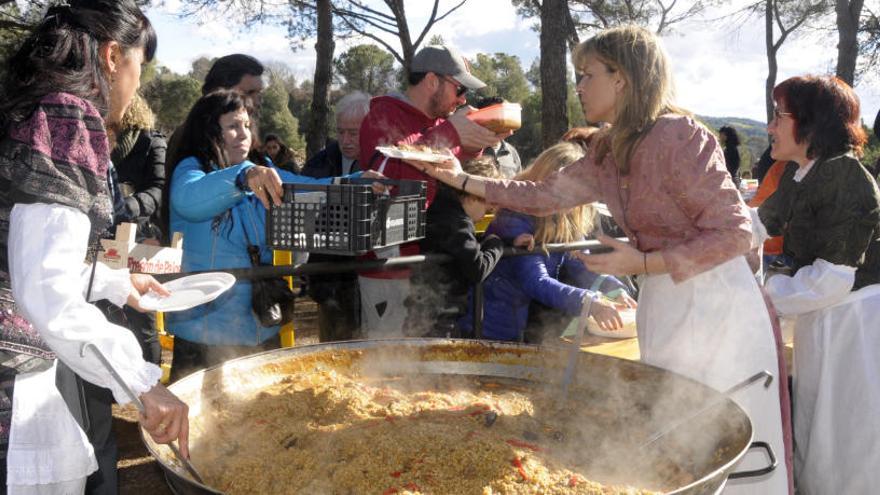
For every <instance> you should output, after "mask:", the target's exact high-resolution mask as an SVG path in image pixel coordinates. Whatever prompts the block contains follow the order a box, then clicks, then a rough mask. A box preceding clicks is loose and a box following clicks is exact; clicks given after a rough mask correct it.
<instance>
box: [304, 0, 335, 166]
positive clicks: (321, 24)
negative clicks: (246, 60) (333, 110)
mask: <svg viewBox="0 0 880 495" xmlns="http://www.w3.org/2000/svg"><path fill="white" fill-rule="evenodd" d="M317 7H318V8H317V13H318V41H317V42H316V43H315V52H316V55H317V60H316V61H315V79H314V90H313V93H312V106H311V117H310V122H309V135H308V136H306V156H312V155H314V154H315V153H317V152H318V151H320V150H321V149H322V148H324V144H325V142H326V141H327V131H328V129H329V120H330V79H331V78H332V76H333V50H334V47H335V43H334V42H333V11H332V5H331V4H330V0H317Z"/></svg>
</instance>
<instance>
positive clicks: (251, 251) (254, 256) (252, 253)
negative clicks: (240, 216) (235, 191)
mask: <svg viewBox="0 0 880 495" xmlns="http://www.w3.org/2000/svg"><path fill="white" fill-rule="evenodd" d="M245 201H248V206H249V207H248V208H245V210H246V211H247V216H248V220H250V223H251V225H253V226H254V228H255V229H256V225H254V217H253V216H252V215H253V212H252V210H253V208H254V205H253V203H250V199H245ZM246 223H247V222H245V221H242V224H243V225H242V232H243V233H244V241H245V243H246V244H247V252H248V258H250V260H251V266H260V265H261V264H262V263H260V246H258V245H256V244H255V243H253V242H251V236H249V235H248V232H247V231H248V227H247V225H244V224H246Z"/></svg>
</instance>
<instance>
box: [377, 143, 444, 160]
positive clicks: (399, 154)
mask: <svg viewBox="0 0 880 495" xmlns="http://www.w3.org/2000/svg"><path fill="white" fill-rule="evenodd" d="M376 151H378V152H379V153H382V154H383V155H385V156H387V157H389V158H399V159H401V160H417V161H420V162H429V163H443V162H446V161H449V160H452V158H453V156H452V153H450V152H449V150H443V152H434V153H432V152H429V151H410V150H402V149H398V148H395V147H394V146H376Z"/></svg>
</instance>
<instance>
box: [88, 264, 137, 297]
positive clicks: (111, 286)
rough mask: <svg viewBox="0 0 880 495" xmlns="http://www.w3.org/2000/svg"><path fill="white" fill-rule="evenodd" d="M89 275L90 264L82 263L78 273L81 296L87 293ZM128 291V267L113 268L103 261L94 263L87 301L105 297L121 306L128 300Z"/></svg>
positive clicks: (129, 277) (129, 284)
mask: <svg viewBox="0 0 880 495" xmlns="http://www.w3.org/2000/svg"><path fill="white" fill-rule="evenodd" d="M91 276H92V265H84V266H83V269H82V271H81V273H80V280H82V294H83V297H86V295H87V294H88V291H89V279H90V278H91ZM129 293H131V273H129V271H128V268H123V269H121V270H114V269H112V268H110V267H109V266H107V265H105V264H104V263H100V262H98V263H95V279H94V281H93V282H92V292H91V295H90V296H89V302H95V301H100V300H101V299H106V300H108V301H110V302H112V303H113V304H115V305H117V306H119V307H122V306H123V305H125V302H126V301H127V300H128V294H129Z"/></svg>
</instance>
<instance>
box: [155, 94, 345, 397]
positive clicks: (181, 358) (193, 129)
mask: <svg viewBox="0 0 880 495" xmlns="http://www.w3.org/2000/svg"><path fill="white" fill-rule="evenodd" d="M250 148H251V129H250V118H249V116H248V112H247V104H246V101H245V99H244V98H243V97H242V96H241V95H240V94H239V93H238V92H235V91H231V90H219V91H216V92H213V93H210V94H208V95H205V96H203V97H202V98H200V99H199V100H198V101H197V102H196V104H195V105H194V106H193V108H192V110H191V111H190V113H189V116H187V119H186V122H185V123H184V125H183V133H182V136H181V144H180V147H179V148H178V150H177V156H176V157H173V158H174V159H173V160H172V161H171V162H170V163H175V164H176V165H175V166H174V167H173V169H172V170H171V171H170V172H171V173H169V174H167V177H169V178H170V185H169V186H168V187H169V189H170V194H169V195H168V196H167V197H169V199H170V204H169V217H170V218H169V220H170V232H181V233H182V234H183V263H182V269H183V271H187V272H189V271H196V270H213V269H229V268H248V267H250V266H251V262H250V258H249V257H248V251H247V246H248V245H249V244H251V245H257V246H259V247H260V249H261V252H260V257H261V258H262V261H263V262H264V263H267V264H271V262H272V251H271V249H268V248H267V247H266V237H265V219H266V210H267V209H268V208H269V203H270V202H273V203H274V204H276V205H277V204H280V198H281V196H282V186H281V184H282V181H283V182H295V183H320V184H328V183H330V181H332V178H328V179H313V178H310V177H304V176H301V175H295V174H293V173H290V172H287V171H285V170H279V169H276V168H274V167H263V166H258V165H255V164H253V163H251V162H250V161H247V160H246V156H247V154H248V151H249V150H250ZM166 321H167V325H168V328H169V330H170V331H171V332H172V333H173V334H174V337H175V342H174V361H173V367H172V378H173V379H176V378H179V377H182V376H185V375H186V374H188V373H190V372H192V371H195V370H197V369H201V368H204V367H207V366H212V365H214V364H217V363H220V362H223V361H225V360H227V359H231V358H233V357H237V356H242V355H246V354H251V353H255V352H260V351H262V350H266V349H273V348H277V347H279V345H280V341H279V337H278V332H279V329H280V327H278V326H272V327H263V326H261V325H260V321H259V319H258V318H257V317H256V316H255V315H254V313H253V311H252V309H251V283H250V282H248V281H244V280H239V281H237V282H236V283H235V285H234V286H233V287H232V289H230V290H229V291H227V292H226V293H224V294H223V295H221V296H220V297H218V298H217V299H215V300H214V301H212V302H210V303H208V304H204V305H202V306H198V307H196V308H193V309H190V310H188V311H182V312H177V313H169V314H168V315H167V319H166Z"/></svg>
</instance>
